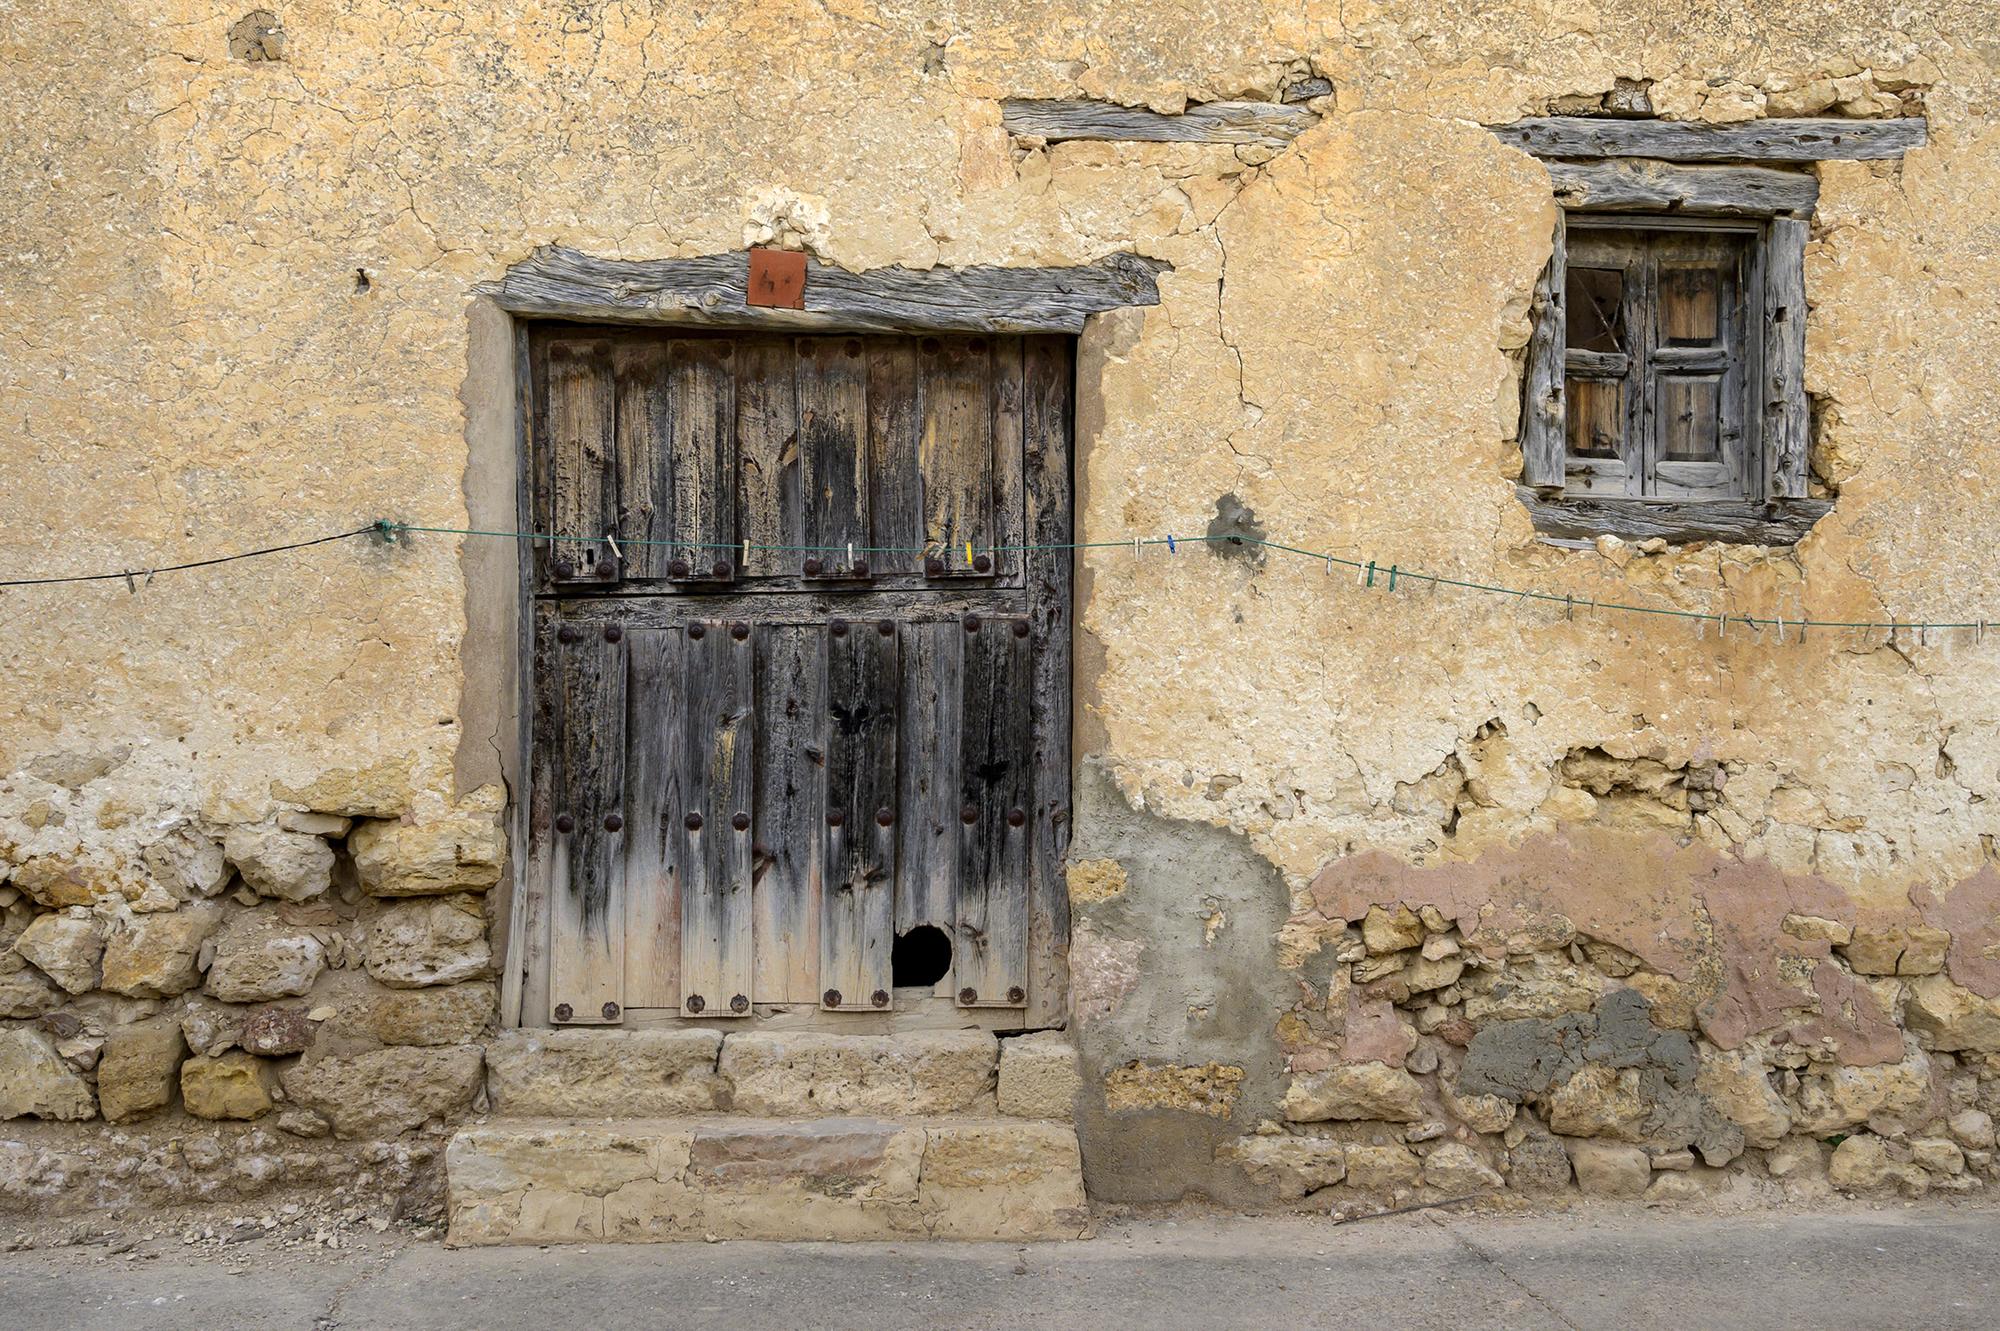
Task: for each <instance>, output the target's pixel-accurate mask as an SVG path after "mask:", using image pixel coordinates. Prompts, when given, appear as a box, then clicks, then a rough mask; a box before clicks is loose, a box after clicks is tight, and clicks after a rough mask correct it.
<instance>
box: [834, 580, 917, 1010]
mask: <svg viewBox="0 0 2000 1331" xmlns="http://www.w3.org/2000/svg"><path fill="white" fill-rule="evenodd" d="M883 626H886V627H887V628H888V629H889V631H888V632H887V633H883V632H881V631H880V626H878V625H877V624H874V623H871V622H867V621H863V622H861V623H856V624H847V623H845V622H844V621H840V620H836V621H834V622H833V623H832V624H830V625H829V626H828V628H827V637H826V819H825V822H826V826H825V828H824V833H825V837H826V841H825V850H824V851H823V855H824V859H823V863H824V864H825V866H826V870H825V876H824V879H823V881H822V886H821V892H820V966H819V972H820V984H821V985H822V986H823V990H822V992H821V995H820V1003H821V1006H823V1007H827V1008H833V1009H848V1010H854V1009H859V1010H862V1011H880V1010H882V1009H886V1008H887V1007H888V1006H889V1005H890V1001H891V998H890V988H891V977H890V968H889V961H890V952H891V949H892V947H893V946H894V942H895V938H894V931H895V925H896V828H895V823H896V821H897V810H896V712H897V691H898V687H899V683H900V681H899V678H898V670H897V659H898V652H897V640H898V635H897V632H896V628H895V625H894V623H893V622H890V621H883Z"/></svg>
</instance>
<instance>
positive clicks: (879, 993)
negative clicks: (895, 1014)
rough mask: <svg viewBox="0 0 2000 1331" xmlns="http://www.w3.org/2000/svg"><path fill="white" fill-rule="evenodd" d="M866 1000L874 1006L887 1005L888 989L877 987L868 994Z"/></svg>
mask: <svg viewBox="0 0 2000 1331" xmlns="http://www.w3.org/2000/svg"><path fill="white" fill-rule="evenodd" d="M868 1001H869V1002H871V1003H873V1004H874V1005H875V1006H876V1007H888V1006H889V991H888V990H887V989H877V990H876V991H875V992H874V993H872V994H870V995H868Z"/></svg>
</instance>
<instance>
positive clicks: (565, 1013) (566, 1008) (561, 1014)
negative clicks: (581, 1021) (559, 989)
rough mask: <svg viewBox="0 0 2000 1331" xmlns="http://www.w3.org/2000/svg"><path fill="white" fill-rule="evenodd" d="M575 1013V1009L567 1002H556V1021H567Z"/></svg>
mask: <svg viewBox="0 0 2000 1331" xmlns="http://www.w3.org/2000/svg"><path fill="white" fill-rule="evenodd" d="M575 1015H576V1009H575V1008H573V1007H571V1006H570V1005H569V1004H567V1003H558V1004H556V1020H557V1021H568V1020H569V1019H570V1018H571V1017H573V1016H575Z"/></svg>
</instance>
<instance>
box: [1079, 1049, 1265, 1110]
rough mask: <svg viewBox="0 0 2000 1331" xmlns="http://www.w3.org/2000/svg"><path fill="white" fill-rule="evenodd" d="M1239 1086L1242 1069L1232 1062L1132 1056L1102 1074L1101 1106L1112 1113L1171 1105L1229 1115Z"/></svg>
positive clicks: (1239, 1091) (1175, 1108) (1240, 1086)
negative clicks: (1175, 1061) (1147, 1058)
mask: <svg viewBox="0 0 2000 1331" xmlns="http://www.w3.org/2000/svg"><path fill="white" fill-rule="evenodd" d="M1242 1089H1243V1069H1242V1068H1240V1067H1236V1066H1234V1065H1232V1064H1228V1063H1156V1062H1152V1061H1150V1060H1142V1059H1134V1060H1133V1061H1131V1062H1130V1063H1126V1064H1123V1065H1121V1066H1119V1067H1115V1068H1113V1069H1111V1071H1109V1072H1107V1073H1105V1074H1104V1107H1105V1108H1106V1109H1108V1110H1110V1111H1111V1112H1112V1113H1114V1114H1126V1113H1134V1112H1144V1111H1147V1110H1155V1109H1171V1110H1174V1111H1177V1112H1179V1113H1183V1114H1206V1115H1207V1116H1208V1117H1210V1118H1228V1117H1229V1115H1230V1112H1231V1111H1232V1110H1233V1109H1234V1108H1235V1106H1236V1097H1237V1095H1239V1094H1240V1093H1241V1092H1242Z"/></svg>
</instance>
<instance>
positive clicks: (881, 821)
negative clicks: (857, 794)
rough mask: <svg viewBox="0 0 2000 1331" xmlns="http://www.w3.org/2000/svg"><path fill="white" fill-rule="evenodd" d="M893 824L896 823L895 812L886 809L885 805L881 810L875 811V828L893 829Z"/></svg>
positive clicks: (888, 808)
mask: <svg viewBox="0 0 2000 1331" xmlns="http://www.w3.org/2000/svg"><path fill="white" fill-rule="evenodd" d="M895 822H896V811H895V810H894V809H892V808H890V807H888V806H887V805H886V804H885V805H883V806H882V807H881V808H879V809H877V810H875V826H877V827H893V826H894V825H895Z"/></svg>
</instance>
